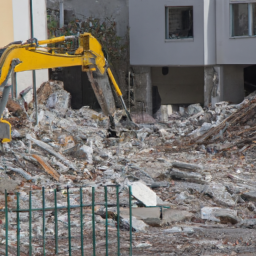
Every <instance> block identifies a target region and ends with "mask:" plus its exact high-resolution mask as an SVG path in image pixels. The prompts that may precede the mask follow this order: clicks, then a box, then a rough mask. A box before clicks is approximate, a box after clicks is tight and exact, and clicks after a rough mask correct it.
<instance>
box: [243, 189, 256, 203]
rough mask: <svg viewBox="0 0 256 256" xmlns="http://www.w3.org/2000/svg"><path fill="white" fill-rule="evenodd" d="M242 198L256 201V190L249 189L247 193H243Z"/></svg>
mask: <svg viewBox="0 0 256 256" xmlns="http://www.w3.org/2000/svg"><path fill="white" fill-rule="evenodd" d="M241 197H242V199H244V200H245V201H253V202H256V191H249V192H246V193H243V194H242V195H241Z"/></svg>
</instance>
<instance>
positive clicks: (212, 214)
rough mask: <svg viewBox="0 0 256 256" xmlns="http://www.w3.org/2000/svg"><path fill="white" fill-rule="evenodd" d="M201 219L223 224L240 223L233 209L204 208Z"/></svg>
mask: <svg viewBox="0 0 256 256" xmlns="http://www.w3.org/2000/svg"><path fill="white" fill-rule="evenodd" d="M201 218H202V219H203V220H211V221H216V222H220V223H222V224H227V223H231V224H236V223H238V222H239V218H238V217H237V211H236V210H231V209H222V208H219V207H204V208H202V209H201Z"/></svg>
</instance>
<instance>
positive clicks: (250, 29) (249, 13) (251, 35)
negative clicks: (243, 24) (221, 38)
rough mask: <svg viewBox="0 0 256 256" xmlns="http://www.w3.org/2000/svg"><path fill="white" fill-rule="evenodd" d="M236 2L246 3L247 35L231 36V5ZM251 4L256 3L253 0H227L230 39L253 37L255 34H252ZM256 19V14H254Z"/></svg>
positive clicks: (232, 26)
mask: <svg viewBox="0 0 256 256" xmlns="http://www.w3.org/2000/svg"><path fill="white" fill-rule="evenodd" d="M237 4H248V35H245V36H233V29H234V25H233V6H234V5H237ZM253 4H256V0H255V1H235V0H230V2H229V37H230V39H239V38H254V37H256V35H253ZM255 19H256V16H255Z"/></svg>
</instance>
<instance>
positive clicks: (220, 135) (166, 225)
mask: <svg viewBox="0 0 256 256" xmlns="http://www.w3.org/2000/svg"><path fill="white" fill-rule="evenodd" d="M37 97H38V103H39V104H38V113H39V124H38V125H36V126H34V125H33V121H34V120H35V110H34V109H33V104H31V103H30V104H28V108H27V110H26V113H24V111H25V108H22V107H20V105H19V104H18V103H17V102H16V101H10V102H9V103H8V105H7V110H6V111H5V113H4V116H5V119H6V120H8V121H9V122H10V123H11V124H12V141H11V142H10V143H8V144H7V143H4V144H3V145H2V146H1V151H0V209H4V191H5V189H6V190H7V192H8V207H9V208H10V209H15V208H16V198H15V196H16V195H15V192H19V193H20V206H21V208H28V198H29V191H30V190H32V191H33V193H32V194H33V200H32V201H33V208H41V207H42V202H41V191H40V189H41V188H42V187H45V190H46V194H45V197H46V198H45V200H46V206H47V207H53V206H54V205H53V202H54V189H56V188H57V190H58V192H57V205H58V206H62V207H66V206H67V195H66V193H65V190H61V189H63V188H66V187H67V186H69V192H70V203H71V204H72V205H79V203H80V202H79V198H80V197H79V187H80V186H82V187H83V192H84V193H83V196H84V202H85V204H87V203H88V202H91V196H92V194H91V188H92V187H95V191H96V194H95V200H96V202H97V203H99V205H97V206H96V207H95V212H99V213H100V212H101V214H100V215H96V219H95V221H96V231H97V232H96V233H97V235H100V236H102V237H104V232H105V221H106V220H105V219H104V213H105V206H104V205H105V204H104V186H108V194H109V195H108V199H109V202H110V203H109V204H110V205H109V206H108V219H107V222H108V225H109V233H110V234H112V233H111V232H112V231H113V232H116V225H117V207H116V190H115V188H113V185H119V200H120V205H121V208H120V223H119V224H120V228H121V229H120V236H121V237H122V239H121V241H122V243H124V245H123V246H126V247H127V248H129V245H128V242H127V241H128V240H127V237H128V232H127V231H128V230H130V224H129V210H128V209H129V208H128V207H127V206H128V205H129V201H128V186H130V185H131V186H132V197H133V198H132V205H133V208H132V216H133V217H132V218H133V219H132V220H133V224H132V225H133V227H132V231H136V233H135V235H134V248H133V249H134V254H136V255H137V254H138V255H140V254H141V255H142V254H143V255H150V254H153V253H155V254H159V255H160V254H161V255H165V254H166V253H167V254H168V255H202V253H203V255H227V254H230V255H236V254H232V252H233V251H236V252H237V255H247V253H249V254H248V255H254V254H255V248H256V243H255V241H256V240H255V238H256V221H255V214H256V192H255V185H256V178H255V171H256V164H255V154H256V136H255V132H256V118H255V113H256V96H255V95H254V94H253V95H250V96H249V97H248V98H247V99H245V100H244V102H242V103H241V104H238V105H231V104H229V103H228V102H220V103H217V104H216V105H215V106H214V107H210V108H207V109H203V108H201V106H200V105H199V104H193V105H190V106H188V107H187V108H185V107H184V108H180V111H181V112H182V114H180V113H178V112H174V113H173V114H171V115H169V117H168V120H166V122H161V123H160V122H157V121H156V120H155V119H153V118H152V117H150V116H149V115H148V114H147V115H146V114H145V115H143V114H133V115H132V116H133V117H134V120H136V121H137V122H138V123H139V124H138V126H136V127H131V126H129V125H127V124H126V123H125V121H124V120H123V119H122V116H123V111H119V110H117V111H116V113H115V114H114V119H115V121H116V127H117V128H116V133H117V138H109V137H108V132H107V129H108V126H109V121H108V117H107V116H105V115H104V114H103V113H102V112H97V111H94V110H92V109H90V108H88V107H86V106H84V107H82V108H81V109H79V110H73V109H71V108H70V97H71V96H70V94H69V93H68V92H66V91H65V90H64V89H63V83H62V82H58V81H54V82H46V83H44V84H43V85H42V86H41V87H40V89H39V90H38V92H37ZM27 115H28V116H29V119H28V117H27ZM83 210H84V212H83V214H84V215H83V222H84V231H85V232H89V233H90V234H91V231H92V219H91V208H90V207H85V208H84V209H83ZM40 214H41V213H40V212H33V215H35V216H33V222H32V223H33V224H32V225H33V237H42V228H41V225H42V218H41V215H40ZM79 214H80V213H79V209H73V210H72V211H71V222H72V224H71V231H72V234H73V232H74V231H75V230H78V229H79V225H80V224H79V223H80V222H79V221H80V220H79V218H76V217H77V216H79ZM9 217H10V219H12V220H13V223H15V218H16V213H15V212H10V216H9ZM20 218H21V235H22V239H23V240H22V242H23V244H24V246H22V248H21V251H22V253H23V254H24V255H28V246H26V244H28V234H27V230H28V229H27V228H28V226H27V223H28V222H27V221H28V213H20ZM105 218H106V214H105ZM45 219H46V223H47V236H48V235H49V237H52V236H53V235H54V217H53V215H52V212H51V211H49V212H46V216H45ZM2 221H3V222H4V212H2V213H1V212H0V225H2V226H1V227H2V229H1V230H0V232H1V233H0V250H1V253H0V254H3V255H4V252H3V253H2V248H4V243H5V239H4V231H5V229H4V224H1V223H2ZM11 223H12V222H11ZM58 224H59V230H58V232H59V236H66V234H67V214H66V211H63V212H60V214H59V215H58ZM79 232H80V231H79ZM16 236H17V234H16V229H15V227H14V228H13V224H10V227H9V245H10V246H9V247H10V248H11V247H12V246H13V245H14V246H16V244H15V243H16ZM97 239H98V238H97ZM111 239H112V238H111ZM115 239H116V233H115ZM166 239H168V243H166V241H167V240H166ZM104 242H105V241H104ZM97 243H102V244H103V242H101V241H100V240H99V242H98V240H97ZM86 246H87V245H86ZM90 246H91V245H88V248H89V249H91V247H90ZM78 247H79V245H78ZM238 247H239V248H238ZM33 248H37V249H35V253H34V254H35V255H42V250H41V249H42V248H41V247H38V244H37V242H36V240H33ZM86 248H87V247H86ZM60 249H61V250H62V247H60ZM135 251H136V252H135ZM66 253H67V251H64V249H63V250H62V254H63V255H66ZM250 253H251V254H250ZM34 254H33V255H34ZM48 254H49V255H51V253H48ZM167 254H166V255H167Z"/></svg>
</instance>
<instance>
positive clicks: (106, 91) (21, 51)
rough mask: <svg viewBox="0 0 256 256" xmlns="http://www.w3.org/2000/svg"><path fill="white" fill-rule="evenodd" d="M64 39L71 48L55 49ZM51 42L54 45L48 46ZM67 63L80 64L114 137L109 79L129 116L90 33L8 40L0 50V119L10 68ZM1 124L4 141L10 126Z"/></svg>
mask: <svg viewBox="0 0 256 256" xmlns="http://www.w3.org/2000/svg"><path fill="white" fill-rule="evenodd" d="M67 41H72V42H73V43H72V45H73V46H74V47H73V48H72V49H71V48H69V47H66V48H65V47H64V48H63V47H61V46H60V47H59V48H58V44H59V43H64V44H65V42H67ZM53 44H55V45H54V46H53V47H51V45H53ZM56 44H57V47H56ZM63 49H64V50H63ZM70 66H81V67H82V71H83V72H87V74H88V78H89V81H90V82H91V85H92V88H93V90H94V93H95V95H96V97H97V100H98V102H99V104H100V106H101V109H102V111H103V113H104V114H105V115H107V116H108V117H109V120H110V127H109V131H110V133H111V135H110V136H115V123H114V118H113V115H114V113H115V110H116V109H115V101H114V97H113V94H112V90H111V86H110V81H109V80H111V82H112V84H113V85H114V88H115V90H116V93H117V95H118V96H119V97H120V100H121V103H122V105H123V107H124V109H125V111H126V114H127V117H128V120H130V121H131V117H130V114H129V112H128V110H127V108H126V106H125V103H124V100H123V98H122V93H121V91H120V89H119V87H118V85H117V83H116V81H115V79H114V76H113V74H112V72H111V70H110V69H109V67H108V63H107V61H106V59H105V57H104V54H103V51H102V47H101V44H100V43H99V42H98V40H97V39H96V38H95V37H93V36H92V35H91V34H90V33H84V34H80V35H79V36H61V37H56V38H53V39H47V40H42V41H38V40H37V39H36V38H32V39H29V40H27V41H26V42H21V41H19V42H14V43H11V44H9V45H8V46H6V47H5V48H4V49H0V86H5V87H4V91H3V97H2V100H1V101H0V118H1V116H2V113H3V111H4V108H5V106H6V103H7V99H8V95H7V94H9V90H10V86H6V81H7V79H8V76H9V74H10V72H11V71H14V72H22V71H28V70H38V69H47V68H57V67H70ZM108 76H109V77H108ZM4 95H5V96H4ZM1 123H2V124H3V126H2V127H3V129H1V127H0V129H1V130H3V131H6V132H2V133H0V140H1V139H4V140H8V139H9V138H10V134H9V133H7V131H10V129H9V128H10V127H9V128H8V129H7V126H8V124H7V123H5V122H3V120H2V121H1Z"/></svg>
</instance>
